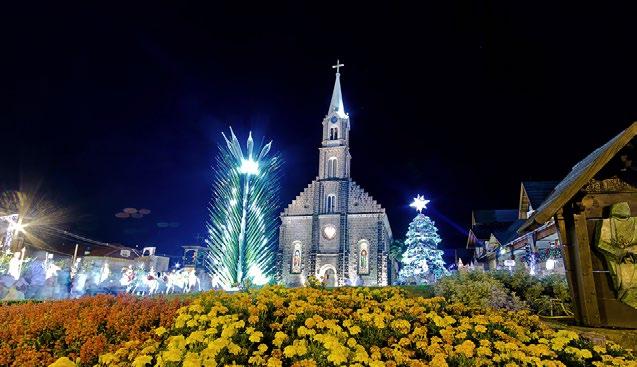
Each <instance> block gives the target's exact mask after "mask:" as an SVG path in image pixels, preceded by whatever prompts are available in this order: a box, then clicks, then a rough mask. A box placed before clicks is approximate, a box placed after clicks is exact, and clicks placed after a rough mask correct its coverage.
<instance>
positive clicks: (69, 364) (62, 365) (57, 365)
mask: <svg viewBox="0 0 637 367" xmlns="http://www.w3.org/2000/svg"><path fill="white" fill-rule="evenodd" d="M75 366H76V364H75V363H73V361H71V360H70V359H68V358H67V357H61V358H58V360H57V361H55V362H53V363H51V364H50V365H49V367H75Z"/></svg>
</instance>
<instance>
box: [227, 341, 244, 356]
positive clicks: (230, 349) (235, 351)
mask: <svg viewBox="0 0 637 367" xmlns="http://www.w3.org/2000/svg"><path fill="white" fill-rule="evenodd" d="M228 352H230V353H231V354H234V355H235V356H236V355H237V354H239V353H240V352H241V347H240V346H238V345H236V344H235V343H233V342H230V343H228Z"/></svg>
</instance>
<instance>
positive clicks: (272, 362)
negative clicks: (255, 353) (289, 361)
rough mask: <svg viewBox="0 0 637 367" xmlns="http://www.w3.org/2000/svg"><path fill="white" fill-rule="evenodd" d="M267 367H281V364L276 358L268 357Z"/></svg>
mask: <svg viewBox="0 0 637 367" xmlns="http://www.w3.org/2000/svg"><path fill="white" fill-rule="evenodd" d="M268 367H283V363H282V362H281V360H280V359H278V358H275V357H270V358H269V359H268Z"/></svg>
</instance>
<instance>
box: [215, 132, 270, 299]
mask: <svg viewBox="0 0 637 367" xmlns="http://www.w3.org/2000/svg"><path fill="white" fill-rule="evenodd" d="M222 135H223V138H224V142H223V143H221V144H219V146H218V148H219V152H218V154H217V157H216V165H215V168H214V172H213V174H214V179H213V197H212V200H211V202H210V207H209V213H210V218H209V220H208V223H207V225H206V226H207V230H208V238H207V239H206V243H207V245H208V248H209V249H210V251H209V252H208V257H207V258H206V267H207V269H208V272H209V273H210V276H211V278H212V279H214V280H215V283H216V284H214V285H215V286H220V287H222V288H224V289H231V288H236V287H238V286H240V285H242V284H244V282H246V281H249V282H251V283H252V284H256V285H262V284H265V283H267V282H268V281H269V280H270V279H271V278H272V276H273V275H274V273H275V248H276V238H277V235H278V215H277V214H278V213H277V203H278V192H279V170H280V167H281V158H280V156H279V155H278V154H273V153H270V150H271V147H272V142H269V143H268V144H265V145H263V146H262V147H261V148H260V149H257V148H256V147H255V144H254V141H253V139H252V133H250V135H249V136H248V140H247V144H246V150H245V155H244V150H243V149H242V147H241V144H240V143H239V140H238V139H237V137H236V136H235V134H234V131H232V128H231V129H230V136H229V137H227V136H226V135H225V134H223V133H222Z"/></svg>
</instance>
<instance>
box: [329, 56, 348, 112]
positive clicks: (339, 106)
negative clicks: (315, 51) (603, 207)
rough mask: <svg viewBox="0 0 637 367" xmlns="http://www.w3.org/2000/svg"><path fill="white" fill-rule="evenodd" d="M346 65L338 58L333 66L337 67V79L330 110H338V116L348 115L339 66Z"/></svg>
mask: <svg viewBox="0 0 637 367" xmlns="http://www.w3.org/2000/svg"><path fill="white" fill-rule="evenodd" d="M342 66H345V65H343V64H341V63H340V62H339V60H336V65H334V66H332V68H333V69H336V81H335V82H334V91H333V92H332V102H331V103H330V111H329V112H328V114H329V113H332V112H333V111H336V113H337V114H338V117H341V118H344V117H346V116H347V115H346V114H345V106H344V105H343V94H342V93H341V73H340V72H339V68H340V67H342Z"/></svg>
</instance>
